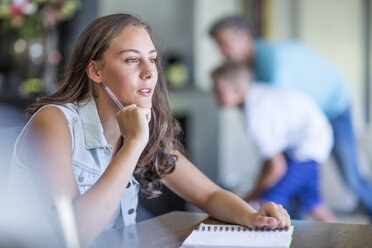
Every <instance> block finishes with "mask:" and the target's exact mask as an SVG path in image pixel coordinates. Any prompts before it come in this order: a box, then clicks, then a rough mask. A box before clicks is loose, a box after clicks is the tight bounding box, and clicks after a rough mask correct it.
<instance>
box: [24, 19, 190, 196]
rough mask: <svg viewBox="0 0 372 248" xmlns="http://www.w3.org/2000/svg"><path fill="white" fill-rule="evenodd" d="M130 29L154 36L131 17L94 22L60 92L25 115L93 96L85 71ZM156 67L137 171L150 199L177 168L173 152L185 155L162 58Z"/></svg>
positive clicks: (82, 37) (40, 100)
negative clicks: (147, 131)
mask: <svg viewBox="0 0 372 248" xmlns="http://www.w3.org/2000/svg"><path fill="white" fill-rule="evenodd" d="M128 26H137V27H142V28H144V29H145V30H146V31H147V32H148V33H149V35H150V37H151V30H150V27H149V26H148V25H147V24H145V23H144V22H143V21H141V20H140V19H139V18H138V17H135V16H133V15H130V14H113V15H108V16H103V17H100V18H97V19H95V20H94V21H93V22H91V23H90V24H89V25H88V26H87V27H86V28H85V29H84V30H83V32H82V33H81V35H80V37H79V38H78V40H77V42H76V45H75V48H74V50H73V52H72V54H71V57H70V60H69V62H68V64H67V67H66V70H65V72H64V74H63V77H62V81H61V85H60V87H59V89H58V90H57V91H56V92H55V93H53V94H51V95H49V96H45V97H41V98H38V99H37V100H36V102H35V103H34V104H33V105H31V106H30V107H28V108H27V109H26V114H27V115H28V116H31V115H32V114H34V113H35V112H36V111H37V110H38V109H40V108H41V107H42V106H44V105H47V104H66V103H70V102H76V101H83V100H85V99H87V98H89V97H94V96H95V92H94V87H93V84H92V83H91V81H90V79H89V77H88V75H87V74H86V72H85V70H86V68H87V66H88V64H89V63H90V61H91V60H98V59H100V58H102V55H103V53H104V52H105V51H106V49H107V48H108V47H109V45H110V42H111V40H112V39H113V38H115V37H116V36H117V35H119V34H120V32H121V31H122V30H123V29H124V28H125V27H128ZM156 67H157V70H158V75H159V76H158V82H157V84H156V87H155V91H154V95H153V98H152V118H151V121H150V123H149V125H150V138H149V141H148V143H147V146H146V147H145V149H144V151H143V153H142V155H141V157H140V159H139V161H138V164H137V167H136V169H135V170H134V175H135V176H136V178H137V180H138V181H139V183H140V188H141V190H142V191H143V192H145V193H146V194H147V195H148V196H151V197H154V196H157V195H159V194H160V193H161V191H160V188H161V183H160V179H161V178H162V177H163V176H164V175H167V174H170V173H171V172H173V171H174V169H175V164H176V161H177V156H176V155H174V154H171V153H170V152H171V151H172V150H179V151H181V152H183V146H182V144H181V142H180V139H179V135H180V133H181V128H180V126H179V125H178V122H177V121H176V120H175V119H174V118H173V117H172V111H171V108H170V105H169V98H168V92H167V87H166V81H165V78H164V73H163V68H162V65H161V62H160V59H157V61H156Z"/></svg>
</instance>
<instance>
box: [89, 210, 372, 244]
mask: <svg viewBox="0 0 372 248" xmlns="http://www.w3.org/2000/svg"><path fill="white" fill-rule="evenodd" d="M201 221H203V222H204V223H209V224H222V222H219V221H216V220H214V219H211V218H208V215H207V214H204V213H191V212H181V211H174V212H170V213H167V214H164V215H161V216H158V217H156V218H153V219H150V220H146V221H142V222H139V223H137V224H135V225H131V226H127V227H125V228H124V229H120V230H116V231H108V232H105V233H103V234H102V235H101V236H100V237H99V238H98V239H97V241H96V243H95V244H94V245H93V247H125V248H126V247H128V248H137V247H138V248H142V247H144V248H148V247H149V248H177V247H180V246H181V244H182V242H183V241H184V240H185V239H186V237H187V236H188V235H189V234H190V233H191V232H192V230H193V229H194V228H195V227H197V225H198V224H199V223H200V222H201ZM292 225H294V226H295V229H294V234H293V242H292V245H291V248H307V247H309V248H310V247H311V248H323V247H324V248H344V247H345V248H346V247H347V248H349V247H355V248H372V225H355V224H341V223H320V222H312V221H300V220H293V221H292Z"/></svg>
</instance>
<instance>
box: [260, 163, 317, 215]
mask: <svg viewBox="0 0 372 248" xmlns="http://www.w3.org/2000/svg"><path fill="white" fill-rule="evenodd" d="M286 160H287V165H288V169H287V173H286V174H285V175H284V176H283V178H282V179H281V180H280V181H279V182H278V183H277V184H275V185H274V186H273V187H272V188H270V189H268V190H266V191H264V192H263V193H262V194H261V195H260V200H264V201H272V202H275V203H278V204H282V205H283V206H284V207H285V208H286V207H287V204H288V201H289V199H290V198H291V197H294V196H298V197H299V198H300V200H301V204H302V206H303V207H304V210H307V211H309V210H312V209H313V208H314V207H316V206H317V205H318V204H320V203H321V202H322V199H321V197H320V194H319V175H318V163H317V162H315V161H306V162H299V161H296V160H293V159H291V158H288V157H287V156H286Z"/></svg>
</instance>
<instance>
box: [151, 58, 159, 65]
mask: <svg viewBox="0 0 372 248" xmlns="http://www.w3.org/2000/svg"><path fill="white" fill-rule="evenodd" d="M157 60H158V59H157V58H153V59H150V62H151V63H154V64H155V63H156V61H157Z"/></svg>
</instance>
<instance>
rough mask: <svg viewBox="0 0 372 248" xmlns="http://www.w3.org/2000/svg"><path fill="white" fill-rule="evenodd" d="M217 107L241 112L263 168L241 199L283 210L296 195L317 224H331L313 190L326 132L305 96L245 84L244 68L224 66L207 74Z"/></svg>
mask: <svg viewBox="0 0 372 248" xmlns="http://www.w3.org/2000/svg"><path fill="white" fill-rule="evenodd" d="M212 78H213V81H214V89H215V96H216V99H217V101H218V103H219V104H220V106H222V107H224V106H238V107H241V108H244V112H245V119H246V130H247V133H248V134H249V135H250V136H251V138H252V139H253V142H254V144H255V145H256V146H257V148H258V151H259V155H260V157H261V158H262V160H263V167H262V170H261V173H260V175H259V177H258V179H257V182H256V184H255V186H254V187H253V189H252V190H251V192H249V193H248V194H247V195H246V196H245V197H244V199H245V200H246V201H248V202H249V201H251V200H254V199H258V200H259V201H260V203H261V204H263V203H265V202H268V201H273V202H275V203H278V204H282V205H283V206H285V207H286V205H287V204H288V200H289V199H290V198H291V197H294V196H298V197H299V198H300V199H301V204H302V206H303V207H304V208H305V210H307V211H308V212H309V214H310V215H311V216H312V217H313V218H314V219H315V220H319V221H334V220H335V218H334V215H333V213H332V212H331V211H330V210H329V209H328V208H327V207H326V206H325V204H324V203H323V201H322V199H321V196H320V192H319V176H318V165H319V164H321V163H324V162H325V161H326V160H327V159H328V157H329V154H330V151H331V148H332V145H333V139H332V129H331V127H330V125H329V123H328V121H327V119H326V117H325V115H324V114H323V113H322V111H321V110H320V109H319V108H318V106H317V105H316V104H315V103H314V102H313V101H312V100H311V99H310V98H309V97H307V96H306V95H304V94H302V93H299V92H294V91H289V90H283V89H279V88H275V87H274V86H271V85H267V84H255V83H251V81H252V78H251V74H250V71H249V69H248V66H247V65H246V64H242V63H235V62H227V63H225V64H223V65H222V66H220V67H218V68H216V69H215V70H214V71H213V73H212Z"/></svg>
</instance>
